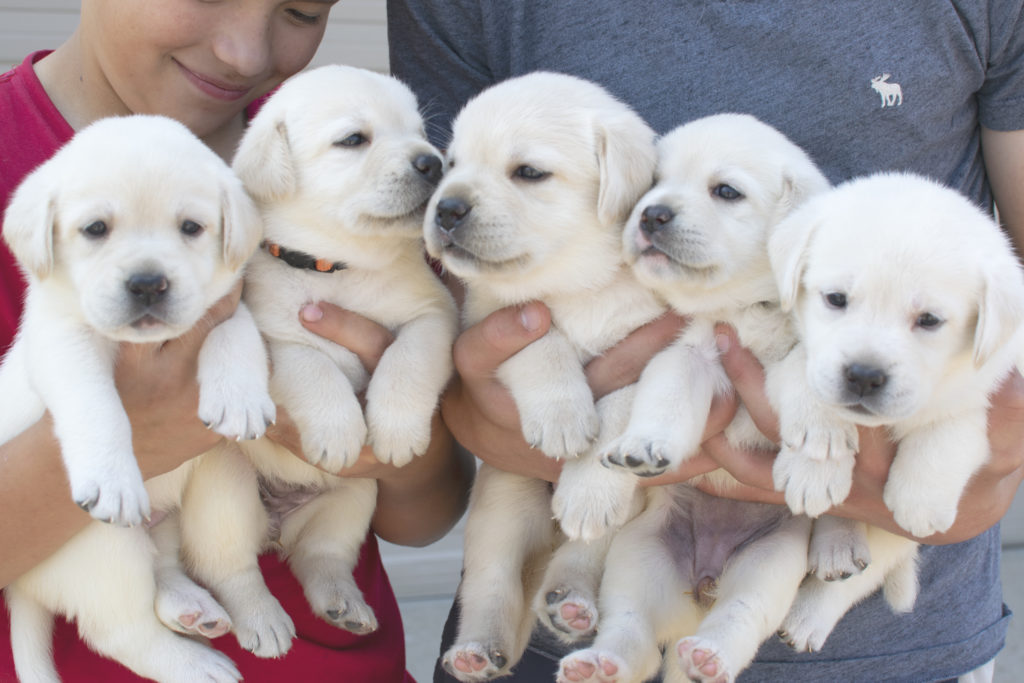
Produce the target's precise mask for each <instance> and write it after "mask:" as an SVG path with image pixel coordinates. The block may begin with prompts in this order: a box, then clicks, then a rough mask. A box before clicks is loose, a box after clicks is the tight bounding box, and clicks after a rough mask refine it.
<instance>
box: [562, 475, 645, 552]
mask: <svg viewBox="0 0 1024 683" xmlns="http://www.w3.org/2000/svg"><path fill="white" fill-rule="evenodd" d="M599 469H601V468H599ZM603 471H604V472H610V470H603ZM635 490H636V482H635V480H634V479H633V478H632V477H628V476H626V477H623V476H621V472H619V476H615V477H613V478H611V479H607V480H603V481H602V480H597V479H595V478H593V477H585V478H575V477H574V478H571V479H569V478H565V477H563V481H560V482H559V484H558V485H557V486H556V487H555V493H554V495H553V496H552V498H551V509H552V513H553V514H554V517H555V519H557V520H558V522H559V524H560V525H561V527H562V531H564V532H565V535H566V536H568V537H569V538H571V539H573V540H576V539H582V540H584V541H593V540H595V539H598V538H601V537H602V536H604V535H605V534H606V533H608V532H609V531H612V530H614V529H618V528H619V527H621V526H622V525H623V524H625V523H626V522H627V521H629V516H630V514H631V512H632V506H631V501H632V498H633V493H634V491H635Z"/></svg>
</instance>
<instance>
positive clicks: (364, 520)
mask: <svg viewBox="0 0 1024 683" xmlns="http://www.w3.org/2000/svg"><path fill="white" fill-rule="evenodd" d="M376 504H377V482H376V480H374V479H345V478H341V477H338V478H335V479H334V480H333V486H332V488H330V489H328V490H326V491H323V492H321V493H320V494H318V495H317V496H316V497H315V498H313V499H312V500H310V501H308V502H307V503H305V504H304V505H302V506H301V507H300V508H298V509H297V510H294V511H293V512H291V513H290V514H288V515H287V516H286V517H285V519H284V522H283V523H282V525H281V545H282V546H283V547H284V551H285V557H286V558H287V559H288V566H289V567H291V570H292V573H293V574H295V578H297V579H298V580H299V583H301V584H302V588H303V591H304V592H305V594H306V600H307V601H308V602H309V605H310V607H312V608H313V611H314V612H316V614H317V616H319V617H320V618H321V619H324V620H325V621H327V622H328V623H331V624H333V625H334V626H337V627H339V628H343V629H345V630H346V631H351V632H352V633H357V634H365V633H371V632H373V631H376V630H377V618H376V616H375V615H374V614H373V610H372V609H371V608H370V606H369V605H367V604H366V601H365V600H364V599H363V594H362V592H361V591H360V590H359V587H358V586H357V585H356V582H355V579H354V578H353V577H352V572H353V571H354V570H355V568H356V562H357V561H358V560H359V550H360V548H361V547H362V545H363V543H364V542H365V540H366V532H367V531H368V530H369V529H370V520H371V518H372V517H373V511H374V508H375V507H376Z"/></svg>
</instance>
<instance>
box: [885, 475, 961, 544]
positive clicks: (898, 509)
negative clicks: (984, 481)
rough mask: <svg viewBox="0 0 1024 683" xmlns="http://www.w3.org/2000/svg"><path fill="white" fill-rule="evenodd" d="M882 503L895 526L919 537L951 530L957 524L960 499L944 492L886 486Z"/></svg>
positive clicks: (921, 488) (917, 487)
mask: <svg viewBox="0 0 1024 683" xmlns="http://www.w3.org/2000/svg"><path fill="white" fill-rule="evenodd" d="M882 500H883V501H884V502H885V506H886V507H887V508H889V509H890V510H892V515H893V519H895V520H896V523H897V524H899V525H900V526H901V527H903V528H904V529H906V530H907V531H909V532H910V533H912V534H913V535H914V536H917V537H918V538H927V537H928V536H931V535H932V534H937V533H942V532H943V531H948V530H949V527H951V526H953V522H955V521H956V513H957V502H958V498H957V497H953V496H950V495H948V494H947V492H945V491H939V490H925V487H922V486H916V487H910V486H903V487H897V486H893V485H890V484H886V486H885V490H884V491H883V493H882Z"/></svg>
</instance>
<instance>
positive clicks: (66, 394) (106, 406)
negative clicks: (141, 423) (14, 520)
mask: <svg viewBox="0 0 1024 683" xmlns="http://www.w3.org/2000/svg"><path fill="white" fill-rule="evenodd" d="M35 323H36V324H37V325H33V329H38V330H45V334H39V335H36V336H34V337H33V338H32V339H31V344H30V346H29V349H28V353H29V363H30V367H31V372H32V374H33V375H34V377H33V385H34V386H35V387H36V389H37V390H38V391H39V393H40V396H41V397H42V399H43V402H44V403H45V404H46V406H47V408H48V409H49V411H50V414H51V415H52V416H53V424H54V432H55V433H56V436H57V440H58V441H59V442H60V445H61V454H62V456H63V460H64V467H65V468H66V469H67V473H68V481H69V483H70V485H71V497H72V499H73V500H74V501H75V502H76V503H77V504H78V505H79V506H80V507H82V508H83V509H84V510H86V511H88V512H89V514H90V515H92V516H93V517H94V518H96V519H98V520H101V521H106V522H111V523H113V524H116V525H118V526H135V525H138V524H141V523H142V521H143V520H144V519H146V518H148V517H149V496H148V495H147V494H146V489H145V487H144V486H143V482H142V474H141V473H140V472H139V466H138V463H137V462H136V461H135V452H134V450H133V448H132V428H131V424H130V423H129V421H128V416H127V414H126V413H125V411H124V406H123V405H122V404H121V398H120V396H118V393H117V387H116V386H115V385H114V362H115V357H116V354H117V345H116V343H114V342H112V341H110V340H107V339H105V338H102V337H99V336H98V335H96V334H95V333H93V332H91V331H90V330H86V329H84V328H82V327H76V326H74V325H72V324H69V323H67V322H65V321H63V320H60V319H59V318H56V317H50V316H47V317H45V318H42V317H40V318H39V319H37V320H36V321H35ZM26 341H28V340H27V339H26Z"/></svg>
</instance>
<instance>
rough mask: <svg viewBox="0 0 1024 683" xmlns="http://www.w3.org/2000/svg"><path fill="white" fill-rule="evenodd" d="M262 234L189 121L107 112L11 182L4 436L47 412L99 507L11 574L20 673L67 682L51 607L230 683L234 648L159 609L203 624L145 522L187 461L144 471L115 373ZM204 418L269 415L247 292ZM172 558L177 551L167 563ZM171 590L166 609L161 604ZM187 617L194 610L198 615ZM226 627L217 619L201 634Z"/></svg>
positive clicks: (139, 661)
mask: <svg viewBox="0 0 1024 683" xmlns="http://www.w3.org/2000/svg"><path fill="white" fill-rule="evenodd" d="M261 232H262V228H261V223H260V219H259V215H258V213H257V212H256V209H255V206H254V205H253V204H252V202H251V200H250V199H249V197H248V196H247V194H246V193H245V191H244V190H243V188H242V185H241V183H240V182H239V181H238V179H237V178H236V177H235V175H234V174H233V173H232V172H231V170H230V168H228V166H227V164H225V163H224V162H223V161H222V160H221V159H220V158H219V157H217V156H216V155H215V154H214V153H213V152H212V151H210V150H209V149H208V148H207V147H206V146H205V145H204V144H203V143H202V142H201V141H200V140H198V139H197V138H196V137H195V136H193V135H192V134H191V133H190V132H189V131H188V130H187V129H186V128H185V127H184V126H182V125H181V124H179V123H177V122H174V121H172V120H170V119H165V118H161V117H153V116H133V117H125V118H112V119H106V120H103V121H100V122H98V123H95V124H93V125H91V126H89V127H87V128H85V129H83V130H82V131H81V132H79V133H78V134H77V135H76V136H75V137H74V138H73V139H72V141H71V142H69V143H68V144H67V145H66V146H64V147H63V148H62V149H61V150H60V151H59V152H58V153H57V154H56V155H54V157H53V158H51V159H50V160H49V161H47V162H46V163H44V164H43V165H42V166H40V167H39V168H38V169H37V170H35V171H34V172H33V173H31V174H30V175H29V176H28V177H26V179H25V180H24V181H23V183H22V184H21V185H20V186H19V187H18V189H17V191H16V192H15V194H14V196H13V198H12V200H11V203H10V206H9V207H8V210H7V214H6V217H5V220H4V236H5V238H6V239H7V240H8V242H9V244H10V245H11V249H12V251H13V252H14V254H15V256H17V258H18V259H19V261H20V263H21V264H22V265H23V266H24V269H25V272H26V274H27V276H28V280H29V288H28V297H27V299H26V303H25V312H24V317H23V319H22V322H21V326H20V328H19V331H18V336H17V338H16V341H15V343H14V345H13V347H12V348H11V350H10V351H9V352H8V355H7V357H6V358H5V360H4V364H3V367H2V368H0V415H3V416H4V420H3V423H2V428H0V442H3V441H7V440H9V439H10V438H12V437H13V436H15V435H16V434H18V433H19V432H21V431H22V430H23V429H25V428H26V427H28V426H29V425H30V424H32V423H34V422H35V421H36V420H38V419H39V418H40V417H41V416H42V414H43V411H44V410H49V411H50V413H51V415H52V416H53V421H54V429H55V432H56V435H57V438H58V440H59V441H60V444H61V450H62V454H63V458H64V463H65V465H66V467H67V472H68V478H69V480H70V483H71V491H72V495H73V497H74V499H75V500H76V501H77V502H78V503H79V504H80V505H81V506H82V507H84V508H86V509H87V510H89V511H90V513H91V514H92V515H93V516H94V517H96V518H98V519H102V520H109V521H112V522H115V523H117V524H122V525H129V526H130V527H131V528H120V527H118V526H113V525H107V524H101V523H99V522H95V523H93V524H91V525H90V526H88V527H86V529H85V530H83V531H82V532H81V533H79V534H78V535H76V536H75V538H74V539H72V540H71V541H69V542H68V543H67V544H66V545H65V546H64V547H63V548H61V549H60V550H59V551H58V552H57V553H55V554H54V555H53V556H51V557H50V558H49V559H47V560H46V561H44V562H43V563H42V564H40V565H39V566H37V567H36V568H34V569H33V570H32V571H30V572H28V573H27V574H25V575H24V576H22V577H21V578H19V579H18V580H17V581H16V582H14V583H13V584H11V585H10V586H9V587H8V588H7V592H6V596H7V601H8V605H9V607H10V611H11V619H12V629H11V632H12V638H13V647H14V655H15V662H16V666H17V669H18V675H19V677H20V678H21V680H22V681H23V683H27V682H29V681H55V680H58V679H57V673H56V671H55V670H54V669H53V664H52V661H51V657H50V646H51V643H50V640H51V629H52V622H53V613H55V612H56V613H63V614H65V615H67V616H68V617H69V618H72V619H74V620H76V621H77V623H78V628H79V632H80V633H81V635H82V637H83V638H84V639H85V640H86V641H87V642H88V643H89V645H90V646H91V647H92V648H93V649H95V650H96V651H98V652H100V653H102V654H105V655H107V656H110V657H112V658H114V659H117V660H118V661H120V662H122V663H123V664H125V665H126V666H128V667H129V668H131V669H132V670H133V671H135V672H136V673H138V674H139V675H142V676H147V677H151V678H156V679H158V680H161V681H205V680H216V681H232V680H236V679H237V678H238V672H237V671H236V670H235V669H234V666H233V665H232V664H231V662H230V661H228V660H227V659H226V658H225V657H224V656H223V655H221V654H219V653H216V652H214V651H213V650H211V649H209V648H207V647H206V646H204V645H201V644H200V643H198V642H196V641H193V640H190V639H187V638H182V637H180V636H178V635H175V634H174V633H172V632H171V631H170V630H168V629H167V628H165V627H164V626H163V625H161V623H160V622H159V621H158V620H157V616H156V614H155V613H154V600H155V599H156V597H157V596H156V591H157V584H156V582H155V574H154V573H155V572H158V573H159V576H160V580H161V588H167V589H168V591H169V593H167V594H164V595H163V596H162V598H163V599H164V601H163V602H161V603H160V605H158V608H160V609H161V616H162V617H163V618H165V620H166V621H168V622H169V623H174V622H178V626H177V627H178V628H181V629H182V630H190V629H189V627H195V629H194V632H197V633H198V632H201V631H202V628H201V627H199V626H198V625H196V624H195V623H194V622H190V621H189V620H188V619H187V618H185V616H184V615H183V614H181V613H179V614H175V613H174V612H175V610H177V609H178V608H181V606H182V605H186V607H184V608H183V609H191V608H188V607H187V603H189V602H190V601H193V600H195V601H198V603H197V604H198V607H197V608H196V609H198V611H199V613H200V614H202V613H204V612H205V614H203V616H202V621H203V622H205V621H208V620H210V619H213V620H214V621H217V622H219V623H220V625H219V626H218V627H217V628H216V630H217V631H221V630H223V629H224V628H226V624H227V619H226V617H224V616H223V612H222V611H221V610H220V608H219V607H218V606H217V605H216V603H213V601H212V600H211V599H210V598H209V596H208V595H207V594H206V593H205V592H204V591H202V590H201V589H199V588H198V587H197V586H195V585H194V584H192V583H191V581H189V580H188V579H187V578H185V577H184V575H183V574H181V572H180V569H177V568H176V566H162V565H161V566H160V567H159V568H158V567H157V565H156V564H155V562H154V553H155V548H154V544H153V540H152V539H151V538H150V537H149V535H148V534H147V532H146V530H145V529H143V528H142V527H141V526H139V524H140V523H141V522H142V521H143V519H145V518H148V517H149V511H150V500H149V496H153V501H152V503H153V509H154V510H156V511H163V510H166V509H168V508H171V507H173V506H174V505H176V504H177V502H178V498H179V497H180V494H181V490H182V488H183V485H184V481H185V480H186V479H187V476H188V472H189V471H190V468H191V466H190V465H185V466H183V467H182V468H179V470H176V471H175V472H172V473H169V474H167V475H163V476H162V477H158V478H156V479H153V480H150V481H149V482H147V488H148V490H149V495H147V488H144V487H143V483H142V477H141V474H140V473H139V470H138V466H137V465H136V462H135V455H134V453H133V451H132V439H131V427H130V425H129V423H128V418H127V416H126V415H125V412H124V408H123V406H122V405H121V402H120V399H119V397H118V394H117V391H116V389H115V387H114V381H113V364H114V363H115V362H116V358H117V354H118V343H119V342H156V341H162V340H167V339H172V338H174V337H177V336H179V335H181V334H182V333H183V332H185V331H186V330H188V329H189V328H191V327H192V326H193V325H194V324H195V323H196V322H197V321H198V320H199V319H200V317H201V316H202V315H203V313H204V312H205V311H206V310H207V308H208V307H209V306H210V305H211V304H212V303H213V302H215V301H216V300H217V299H219V298H221V297H222V296H224V295H225V294H226V293H227V292H228V291H229V290H230V288H231V287H232V286H233V285H234V284H235V283H236V282H237V281H238V279H239V278H240V277H241V275H242V267H243V264H244V263H245V262H246V260H247V259H248V257H249V255H250V254H251V253H252V252H253V250H254V249H255V248H256V246H257V244H258V243H259V240H260V235H261ZM198 380H199V384H200V399H199V416H200V417H201V418H202V419H203V420H204V421H205V422H207V423H208V424H209V425H210V426H211V428H213V429H216V430H217V431H218V432H221V433H223V434H226V435H228V436H231V437H234V438H240V437H245V438H252V437H254V436H258V435H260V434H262V433H263V431H264V429H265V427H266V425H267V424H268V422H270V421H271V420H273V418H274V405H273V403H272V402H271V400H270V397H269V395H268V391H267V363H266V354H265V352H264V351H263V347H262V342H261V341H260V337H259V333H258V332H257V330H256V328H255V325H254V324H253V320H252V318H251V316H250V315H249V313H248V311H247V310H246V308H245V306H244V305H240V306H239V307H238V309H237V311H236V313H235V314H234V316H233V317H232V318H231V319H230V320H228V321H226V322H225V323H223V324H221V325H219V326H218V327H216V328H214V329H213V330H212V331H211V332H210V333H209V335H208V337H207V338H206V341H205V343H204V345H203V348H202V351H201V353H200V356H199V368H198ZM173 564H174V563H172V565H173ZM161 605H162V607H161ZM192 616H193V617H194V616H195V614H193V615H192ZM215 634H216V633H211V632H209V631H207V632H206V635H215Z"/></svg>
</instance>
